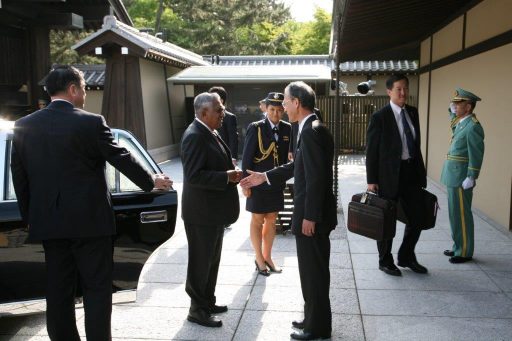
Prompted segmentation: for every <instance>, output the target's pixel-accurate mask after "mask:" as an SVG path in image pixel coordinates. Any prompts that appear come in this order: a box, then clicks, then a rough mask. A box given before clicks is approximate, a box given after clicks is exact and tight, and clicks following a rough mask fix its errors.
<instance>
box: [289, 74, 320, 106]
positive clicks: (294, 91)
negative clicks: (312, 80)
mask: <svg viewBox="0 0 512 341" xmlns="http://www.w3.org/2000/svg"><path fill="white" fill-rule="evenodd" d="M284 91H285V92H286V91H288V94H289V95H290V96H291V97H293V98H297V99H298V100H299V102H300V105H301V106H302V107H303V108H306V109H309V110H311V111H312V112H313V111H314V110H315V100H316V96H315V92H314V91H313V89H311V87H310V86H309V85H307V84H306V83H304V82H302V81H298V82H292V83H290V84H288V86H287V87H286V88H285V89H284Z"/></svg>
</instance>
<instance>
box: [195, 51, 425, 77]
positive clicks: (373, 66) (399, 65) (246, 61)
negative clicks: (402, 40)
mask: <svg viewBox="0 0 512 341" xmlns="http://www.w3.org/2000/svg"><path fill="white" fill-rule="evenodd" d="M203 59H204V60H205V61H207V62H209V63H212V64H213V65H220V66H266V65H325V66H328V67H330V68H331V70H334V68H335V65H336V63H335V61H334V60H333V59H331V58H330V56H329V55H284V56H203ZM340 66H341V72H342V73H354V74H366V73H376V72H377V73H391V72H416V71H417V70H418V63H417V62H416V61H411V60H384V61H377V60H376V61H348V62H343V63H341V64H340Z"/></svg>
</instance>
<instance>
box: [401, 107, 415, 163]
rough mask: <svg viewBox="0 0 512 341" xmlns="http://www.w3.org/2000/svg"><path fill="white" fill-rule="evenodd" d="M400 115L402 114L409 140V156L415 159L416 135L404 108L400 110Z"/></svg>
mask: <svg viewBox="0 0 512 341" xmlns="http://www.w3.org/2000/svg"><path fill="white" fill-rule="evenodd" d="M400 116H402V126H403V128H404V134H405V139H406V141H407V150H408V151H409V157H410V158H411V159H414V137H413V136H412V132H411V126H410V125H409V122H407V119H406V118H405V110H404V109H402V110H401V111H400Z"/></svg>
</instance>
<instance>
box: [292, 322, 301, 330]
mask: <svg viewBox="0 0 512 341" xmlns="http://www.w3.org/2000/svg"><path fill="white" fill-rule="evenodd" d="M292 327H294V328H297V329H304V320H302V321H293V322H292Z"/></svg>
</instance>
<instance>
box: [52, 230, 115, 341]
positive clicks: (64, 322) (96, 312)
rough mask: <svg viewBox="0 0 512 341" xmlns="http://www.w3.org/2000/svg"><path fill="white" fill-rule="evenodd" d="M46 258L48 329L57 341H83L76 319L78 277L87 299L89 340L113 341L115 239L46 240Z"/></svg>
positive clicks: (87, 331)
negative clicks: (111, 324)
mask: <svg viewBox="0 0 512 341" xmlns="http://www.w3.org/2000/svg"><path fill="white" fill-rule="evenodd" d="M43 247H44V252H45V259H46V272H47V290H46V326H47V329H48V335H49V336H50V339H51V340H53V341H61V340H62V341H73V340H80V337H79V335H78V330H77V327H76V318H75V292H76V286H77V277H78V278H79V280H80V285H81V288H82V292H83V296H84V312H85V333H86V335H87V339H88V340H94V341H96V340H98V341H103V340H110V339H111V327H110V320H111V315H112V268H113V258H112V252H113V245H112V237H111V236H104V237H96V238H81V239H50V240H44V241H43Z"/></svg>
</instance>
